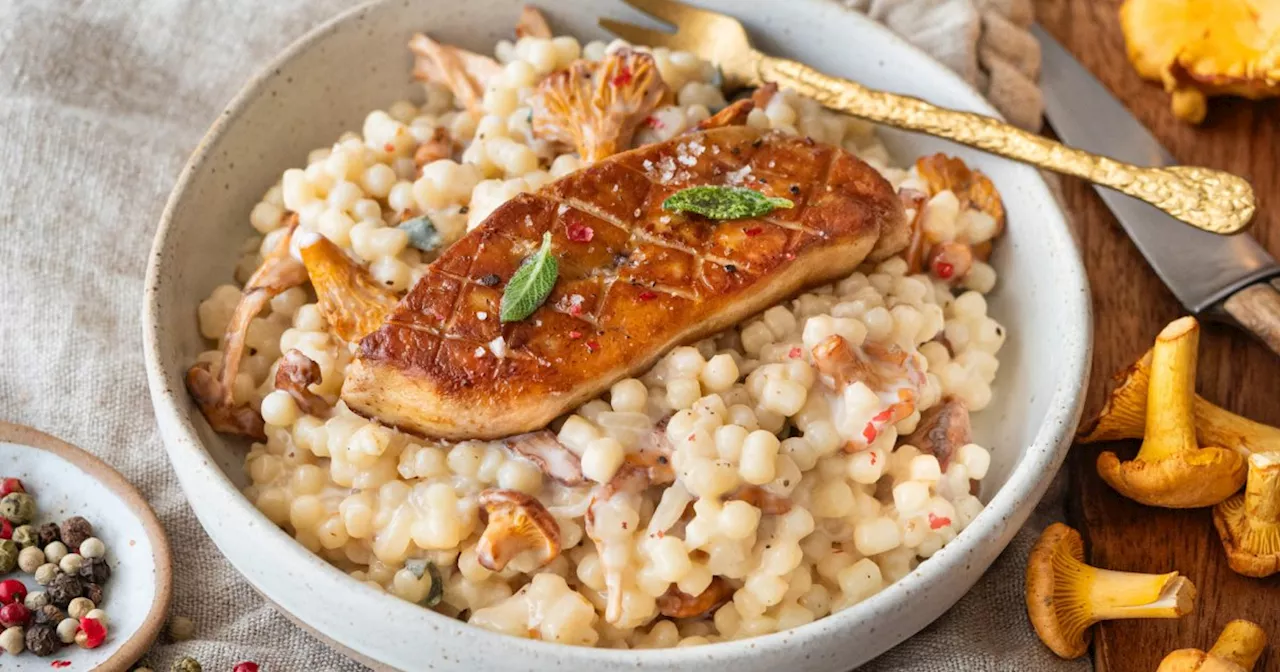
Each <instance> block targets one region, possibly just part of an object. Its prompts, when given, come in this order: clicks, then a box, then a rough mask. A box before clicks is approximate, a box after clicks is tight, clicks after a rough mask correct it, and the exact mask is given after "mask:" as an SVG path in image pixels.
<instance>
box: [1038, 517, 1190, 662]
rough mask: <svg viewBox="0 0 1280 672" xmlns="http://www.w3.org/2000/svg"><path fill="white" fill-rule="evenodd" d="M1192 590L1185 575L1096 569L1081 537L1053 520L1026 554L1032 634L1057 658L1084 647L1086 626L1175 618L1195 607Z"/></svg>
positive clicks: (1070, 655) (1077, 654) (1074, 654)
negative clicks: (1088, 561) (1089, 562)
mask: <svg viewBox="0 0 1280 672" xmlns="http://www.w3.org/2000/svg"><path fill="white" fill-rule="evenodd" d="M1195 597H1196V590H1195V586H1194V585H1192V584H1191V582H1190V581H1189V580H1187V578H1186V577H1183V576H1179V575H1178V573H1177V572H1170V573H1168V574H1136V573H1132V572H1117V571H1114V570H1110V569H1098V568H1096V567H1091V566H1089V565H1086V564H1085V562H1084V541H1083V540H1082V539H1081V538H1080V534H1079V533H1078V532H1076V531H1075V530H1073V529H1071V528H1070V527H1067V526H1066V525H1063V524H1062V523H1054V524H1052V525H1050V526H1049V527H1048V528H1046V529H1045V531H1044V533H1043V534H1041V535H1040V540H1039V541H1037V542H1036V545H1035V547H1034V548H1032V549H1031V556H1030V557H1029V558H1028V559H1027V615H1028V616H1030V618H1031V625H1033V626H1034V627H1035V629H1036V635H1038V636H1039V637H1040V641H1042V642H1044V644H1045V646H1047V647H1049V649H1050V650H1051V651H1053V652H1054V653H1055V654H1057V655H1058V656H1059V657H1062V658H1067V659H1071V658H1079V657H1080V656H1083V655H1084V654H1085V652H1086V651H1087V650H1088V648H1089V638H1090V633H1089V628H1090V627H1091V626H1092V625H1093V624H1094V623H1097V622H1099V621H1108V620H1116V619H1125V618H1180V617H1181V616H1184V615H1186V614H1189V613H1191V611H1192V610H1193V609H1194V608H1195Z"/></svg>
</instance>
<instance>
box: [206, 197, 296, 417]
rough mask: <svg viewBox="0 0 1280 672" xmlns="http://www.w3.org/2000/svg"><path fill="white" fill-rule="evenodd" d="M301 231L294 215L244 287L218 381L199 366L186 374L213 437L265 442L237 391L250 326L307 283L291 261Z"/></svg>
mask: <svg viewBox="0 0 1280 672" xmlns="http://www.w3.org/2000/svg"><path fill="white" fill-rule="evenodd" d="M297 226H298V216H297V215H296V214H295V215H291V216H290V218H289V221H288V223H287V224H286V229H285V233H284V235H282V236H280V238H279V240H278V241H277V242H276V245H275V247H273V248H272V249H271V251H270V252H268V253H267V255H266V257H265V258H264V259H263V260H262V265H261V266H259V267H258V270H256V271H254V273H253V275H252V276H251V277H250V278H249V281H248V282H246V283H245V284H244V289H243V290H242V292H241V295H240V302H239V303H238V304H236V309H235V312H234V313H232V315H231V320H230V321H229V322H228V323H227V329H226V332H225V334H224V335H223V337H222V368H221V370H219V372H218V375H217V376H214V375H213V372H212V371H211V370H210V368H209V365H208V364H205V363H201V364H196V365H195V366H193V367H191V368H190V369H189V370H188V371H187V379H186V382H187V391H188V392H190V393H191V396H192V397H193V398H194V399H195V401H196V405H197V406H199V407H200V412H201V413H203V414H204V417H205V419H206V420H208V421H209V426H211V427H213V429H214V430H215V431H218V432H222V433H224V434H239V435H242V436H248V437H251V438H254V439H257V440H263V439H265V438H266V433H265V427H264V425H263V422H262V416H261V415H259V414H258V412H257V411H256V410H254V409H253V408H251V407H249V406H247V405H244V404H241V405H236V403H235V398H234V394H233V391H234V386H235V382H236V375H237V374H238V373H239V372H240V360H241V358H242V357H243V355H244V339H245V334H246V333H247V332H248V331H249V323H250V322H252V321H253V318H254V317H257V315H258V313H260V312H262V309H263V308H265V307H266V305H267V302H269V301H270V300H271V299H272V297H275V296H276V295H278V294H280V293H281V292H283V291H285V290H286V289H289V288H291V287H297V286H298V285H301V284H302V283H304V282H306V281H307V269H306V268H304V267H303V266H302V264H300V263H298V262H297V260H295V259H294V258H293V257H292V256H290V255H289V244H290V241H291V240H292V238H293V233H294V231H295V230H296V228H297Z"/></svg>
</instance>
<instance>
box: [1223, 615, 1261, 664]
mask: <svg viewBox="0 0 1280 672" xmlns="http://www.w3.org/2000/svg"><path fill="white" fill-rule="evenodd" d="M1266 646H1267V633H1265V632H1263V631H1262V628H1260V627H1258V626H1257V624H1255V623H1251V622H1249V621H1245V620H1239V619H1237V620H1234V621H1231V622H1230V623H1228V624H1227V627H1225V628H1223V629H1222V634H1221V635H1218V641H1217V642H1214V644H1213V648H1212V649H1209V654H1210V655H1213V656H1217V657H1219V658H1221V659H1223V660H1226V661H1230V662H1232V663H1235V664H1236V665H1239V666H1240V667H1242V668H1244V669H1246V670H1252V669H1253V665H1254V663H1256V662H1258V657H1259V656H1261V655H1262V649H1264V648H1266Z"/></svg>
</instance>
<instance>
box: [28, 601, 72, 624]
mask: <svg viewBox="0 0 1280 672" xmlns="http://www.w3.org/2000/svg"><path fill="white" fill-rule="evenodd" d="M66 617H67V615H66V613H64V612H63V611H62V610H61V609H59V608H57V607H55V606H53V605H52V604H46V605H44V606H43V607H40V608H39V609H36V610H35V611H34V612H32V613H31V620H33V621H35V622H36V623H40V624H43V625H49V626H55V627H56V626H57V625H58V624H59V623H61V622H62V619H64V618H66Z"/></svg>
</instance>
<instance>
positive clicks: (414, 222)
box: [396, 215, 443, 252]
mask: <svg viewBox="0 0 1280 672" xmlns="http://www.w3.org/2000/svg"><path fill="white" fill-rule="evenodd" d="M396 228H397V229H400V230H401V231H404V232H405V233H407V234H409V245H411V246H413V247H415V248H417V249H419V250H422V251H423V252H430V251H432V250H434V249H436V248H438V247H440V243H441V242H443V241H442V240H441V239H440V232H439V231H437V230H436V225H435V224H432V223H431V220H430V219H429V218H428V217H427V216H426V215H423V216H421V217H414V218H413V219H406V220H405V221H403V222H400V226H397V227H396Z"/></svg>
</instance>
